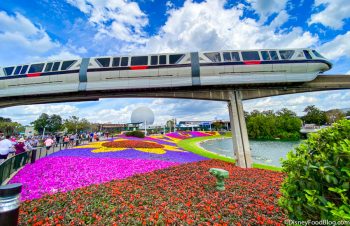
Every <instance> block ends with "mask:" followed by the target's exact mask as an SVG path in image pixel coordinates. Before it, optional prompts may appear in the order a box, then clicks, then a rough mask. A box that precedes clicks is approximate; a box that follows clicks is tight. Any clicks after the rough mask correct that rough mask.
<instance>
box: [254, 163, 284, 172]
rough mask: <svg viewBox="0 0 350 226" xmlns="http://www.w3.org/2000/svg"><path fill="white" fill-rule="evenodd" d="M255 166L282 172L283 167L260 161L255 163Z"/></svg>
mask: <svg viewBox="0 0 350 226" xmlns="http://www.w3.org/2000/svg"><path fill="white" fill-rule="evenodd" d="M253 168H257V169H266V170H272V171H278V172H282V168H281V167H277V166H269V165H263V164H259V163H253Z"/></svg>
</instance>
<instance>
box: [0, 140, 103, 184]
mask: <svg viewBox="0 0 350 226" xmlns="http://www.w3.org/2000/svg"><path fill="white" fill-rule="evenodd" d="M104 139H105V138H104V137H103V138H102V139H101V140H104ZM87 143H89V141H88V140H87V139H84V140H77V141H76V142H75V143H74V144H73V145H74V146H77V145H83V144H87ZM69 147H72V146H71V145H69V146H66V145H64V144H63V143H61V142H60V143H58V144H57V146H56V145H53V146H52V147H51V148H50V150H46V148H45V147H37V148H36V149H33V150H31V151H26V152H24V153H21V154H18V155H14V156H12V157H10V158H8V159H7V160H6V161H5V162H3V163H2V164H0V185H2V184H3V183H4V181H6V180H7V179H8V178H10V176H11V175H12V174H13V173H14V172H16V171H17V170H18V169H20V168H21V167H22V166H24V165H26V164H27V163H29V162H30V163H34V162H35V160H37V159H41V158H43V157H45V156H48V155H49V154H52V153H54V152H57V151H60V150H62V149H64V148H69Z"/></svg>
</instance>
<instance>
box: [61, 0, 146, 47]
mask: <svg viewBox="0 0 350 226" xmlns="http://www.w3.org/2000/svg"><path fill="white" fill-rule="evenodd" d="M66 1H67V2H68V3H69V4H71V5H73V6H75V7H77V8H78V9H79V10H80V11H81V12H83V13H85V14H87V15H88V17H89V21H90V23H91V24H92V25H93V26H96V27H97V30H98V33H97V34H96V35H95V38H97V39H99V40H100V39H103V38H104V37H106V36H107V37H113V38H116V39H118V40H121V41H126V42H135V43H144V41H145V36H146V34H145V32H144V31H143V28H144V27H145V26H146V25H147V24H148V18H147V16H146V14H144V12H142V11H141V9H140V7H139V5H138V4H137V3H136V2H129V1H124V0H66Z"/></svg>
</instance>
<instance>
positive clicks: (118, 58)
mask: <svg viewBox="0 0 350 226" xmlns="http://www.w3.org/2000/svg"><path fill="white" fill-rule="evenodd" d="M119 63H120V57H114V58H113V62H112V67H119Z"/></svg>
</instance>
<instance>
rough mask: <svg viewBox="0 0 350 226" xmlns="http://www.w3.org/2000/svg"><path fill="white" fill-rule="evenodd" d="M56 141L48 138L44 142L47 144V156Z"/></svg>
mask: <svg viewBox="0 0 350 226" xmlns="http://www.w3.org/2000/svg"><path fill="white" fill-rule="evenodd" d="M53 143H54V141H53V140H52V138H51V137H48V138H47V139H46V140H45V141H44V144H45V147H46V155H47V152H48V151H49V150H50V148H51V147H52V145H53Z"/></svg>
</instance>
